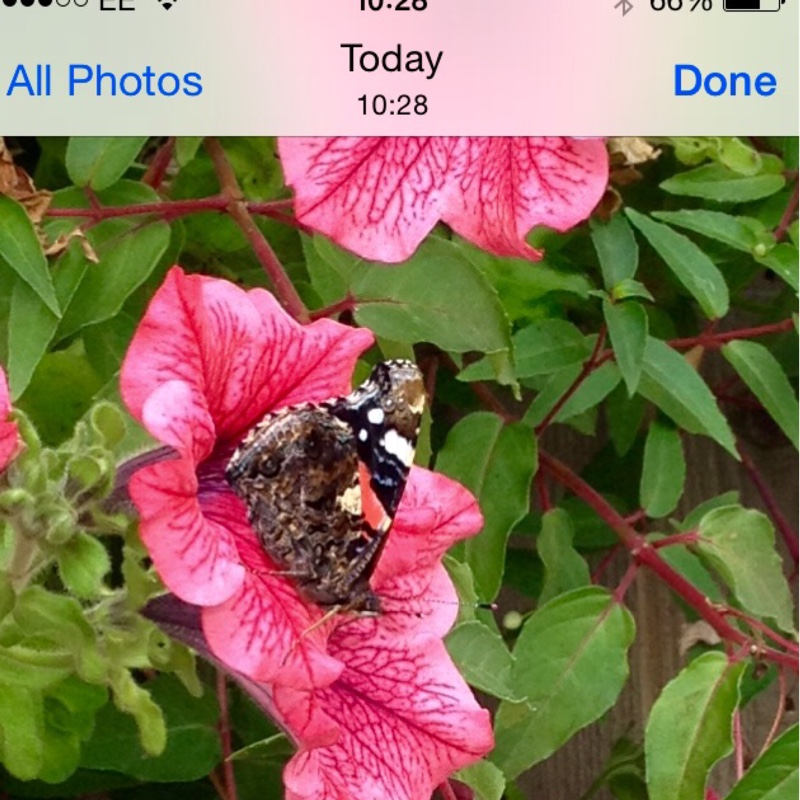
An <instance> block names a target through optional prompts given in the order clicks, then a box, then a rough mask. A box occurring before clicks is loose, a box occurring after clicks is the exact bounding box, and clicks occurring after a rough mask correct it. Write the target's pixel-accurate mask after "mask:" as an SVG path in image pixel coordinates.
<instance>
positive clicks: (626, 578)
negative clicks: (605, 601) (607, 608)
mask: <svg viewBox="0 0 800 800" xmlns="http://www.w3.org/2000/svg"><path fill="white" fill-rule="evenodd" d="M638 572H639V565H638V564H637V563H636V562H635V561H632V562H631V563H630V564H628V569H627V570H625V574H624V575H623V576H622V580H621V581H620V582H619V586H617V588H616V589H615V590H614V602H615V603H622V602H623V600H625V594H626V593H627V591H628V589H629V588H630V585H631V584H632V583H633V581H634V578H635V577H636V574H637V573H638Z"/></svg>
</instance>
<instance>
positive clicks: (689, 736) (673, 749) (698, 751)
mask: <svg viewBox="0 0 800 800" xmlns="http://www.w3.org/2000/svg"><path fill="white" fill-rule="evenodd" d="M743 670H744V664H742V663H739V664H731V663H730V662H729V661H728V659H727V657H726V656H725V655H723V654H722V653H705V654H704V655H702V656H700V657H699V658H696V659H695V660H694V661H693V662H692V663H691V664H689V666H688V667H686V668H685V669H684V670H683V671H682V672H681V673H680V674H679V675H678V676H677V677H676V678H673V680H672V681H670V682H669V683H668V684H667V686H666V687H665V688H664V690H663V691H662V692H661V696H660V697H659V698H658V700H656V702H655V705H654V706H653V710H652V711H651V712H650V719H649V720H648V723H647V729H646V731H645V761H646V765H647V786H648V789H649V790H650V798H651V800H703V797H704V792H705V785H706V779H707V776H708V773H709V771H710V770H711V768H712V767H713V766H714V764H716V763H717V761H719V760H720V759H721V758H723V757H724V756H726V755H727V754H728V753H730V752H731V750H732V749H733V741H732V737H731V724H732V718H733V712H734V710H735V709H736V703H737V700H738V697H739V689H738V687H739V680H740V678H741V675H742V671H743Z"/></svg>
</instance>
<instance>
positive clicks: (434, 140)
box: [278, 136, 458, 263]
mask: <svg viewBox="0 0 800 800" xmlns="http://www.w3.org/2000/svg"><path fill="white" fill-rule="evenodd" d="M457 141H458V140H457V139H447V138H439V137H427V138H426V137H421V138H414V137H402V136H400V137H377V136H376V137H370V138H359V137H333V138H325V137H314V138H282V139H279V140H278V149H279V152H280V157H281V163H282V165H283V171H284V174H285V176H286V182H287V183H288V184H289V185H290V186H292V187H293V188H294V190H295V213H296V214H297V217H298V219H300V220H301V221H302V222H303V223H304V224H306V225H309V226H310V227H312V228H314V229H315V230H318V231H320V232H321V233H324V234H325V235H326V236H329V237H330V238H331V239H333V240H334V241H335V242H336V243H337V244H340V245H342V246H343V247H346V248H348V249H349V250H352V251H353V252H354V253H358V254H359V255H360V256H363V257H364V258H369V259H373V260H376V261H384V262H387V263H394V262H398V261H404V260H405V259H407V258H408V257H409V256H410V255H411V254H412V253H413V252H414V250H415V249H416V248H417V246H418V245H419V243H420V242H421V241H422V240H423V239H424V238H425V236H426V235H427V234H428V233H430V231H431V230H432V229H433V226H434V225H436V223H437V222H438V220H439V219H440V218H441V216H442V214H443V212H444V210H445V209H446V208H447V207H448V206H449V195H450V194H451V193H452V192H453V191H454V190H455V189H456V188H457V187H455V186H454V185H453V184H452V183H451V182H450V181H449V180H448V175H449V170H450V169H451V167H452V162H453V158H454V154H453V149H454V147H455V146H456V144H457Z"/></svg>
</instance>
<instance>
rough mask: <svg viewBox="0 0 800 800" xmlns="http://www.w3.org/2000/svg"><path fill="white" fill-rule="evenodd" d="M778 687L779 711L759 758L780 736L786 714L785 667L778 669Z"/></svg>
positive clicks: (776, 713)
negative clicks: (779, 732) (779, 731)
mask: <svg viewBox="0 0 800 800" xmlns="http://www.w3.org/2000/svg"><path fill="white" fill-rule="evenodd" d="M778 686H779V688H780V694H779V695H778V709H777V711H776V712H775V719H774V720H772V726H771V727H770V729H769V733H768V734H767V738H766V739H764V744H763V746H762V747H761V752H760V753H759V754H758V757H759V758H761V756H763V755H764V753H765V752H766V751H767V749H768V748H769V746H770V745H771V744H772V742H773V741H774V740H775V737H776V736H777V735H778V730H779V729H780V727H781V722H782V720H783V715H784V714H785V713H786V672H785V671H784V669H783V667H778Z"/></svg>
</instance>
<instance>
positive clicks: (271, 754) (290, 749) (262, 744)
mask: <svg viewBox="0 0 800 800" xmlns="http://www.w3.org/2000/svg"><path fill="white" fill-rule="evenodd" d="M294 751H295V748H294V745H293V744H292V743H291V741H290V740H289V737H288V736H287V735H286V734H285V733H276V734H273V735H272V736H270V737H268V738H266V739H262V740H261V741H259V742H253V743H252V744H249V745H247V746H246V747H243V748H241V750H237V751H236V752H235V753H232V754H231V756H230V760H231V761H278V762H279V763H281V764H283V763H285V762H286V760H287V759H288V758H289V757H290V756H291V755H292V754H293V753H294Z"/></svg>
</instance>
